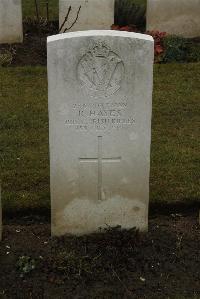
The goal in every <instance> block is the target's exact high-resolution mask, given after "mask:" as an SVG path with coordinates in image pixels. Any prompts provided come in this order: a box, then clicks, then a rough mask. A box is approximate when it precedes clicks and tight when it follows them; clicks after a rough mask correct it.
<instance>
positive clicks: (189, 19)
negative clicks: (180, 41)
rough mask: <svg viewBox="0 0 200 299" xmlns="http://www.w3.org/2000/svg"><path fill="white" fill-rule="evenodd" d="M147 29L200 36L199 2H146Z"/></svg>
mask: <svg viewBox="0 0 200 299" xmlns="http://www.w3.org/2000/svg"><path fill="white" fill-rule="evenodd" d="M147 3H148V4H147V29H148V30H158V31H164V32H167V33H169V34H176V35H181V36H184V37H197V36H200V0H189V1H188V0H176V1H175V0H167V1H166V0H148V1H147Z"/></svg>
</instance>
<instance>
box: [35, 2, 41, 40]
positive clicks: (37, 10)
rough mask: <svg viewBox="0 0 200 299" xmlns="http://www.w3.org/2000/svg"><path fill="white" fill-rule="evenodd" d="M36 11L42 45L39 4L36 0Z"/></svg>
mask: <svg viewBox="0 0 200 299" xmlns="http://www.w3.org/2000/svg"><path fill="white" fill-rule="evenodd" d="M35 11H36V17H37V22H38V35H39V38H40V43H41V30H40V15H39V9H38V2H37V0H35Z"/></svg>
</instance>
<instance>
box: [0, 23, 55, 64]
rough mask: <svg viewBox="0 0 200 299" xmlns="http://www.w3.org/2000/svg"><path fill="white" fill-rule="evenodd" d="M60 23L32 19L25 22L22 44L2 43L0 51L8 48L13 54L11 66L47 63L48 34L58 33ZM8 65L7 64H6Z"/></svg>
mask: <svg viewBox="0 0 200 299" xmlns="http://www.w3.org/2000/svg"><path fill="white" fill-rule="evenodd" d="M58 30H59V29H58V23H57V22H50V23H48V24H47V23H41V24H40V26H38V25H37V22H36V21H35V22H34V21H33V20H30V21H29V22H26V23H24V41H23V43H22V44H13V45H7V44H2V45H0V51H3V50H8V51H9V52H10V53H11V54H12V58H13V59H12V62H11V66H25V65H46V63H47V62H46V60H47V54H46V42H47V36H50V35H54V34H58ZM6 66H7V65H6Z"/></svg>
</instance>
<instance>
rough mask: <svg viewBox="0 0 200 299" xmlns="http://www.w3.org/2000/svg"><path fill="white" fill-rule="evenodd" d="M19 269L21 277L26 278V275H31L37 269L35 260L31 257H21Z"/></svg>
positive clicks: (18, 263)
mask: <svg viewBox="0 0 200 299" xmlns="http://www.w3.org/2000/svg"><path fill="white" fill-rule="evenodd" d="M16 266H17V269H18V271H19V272H20V273H21V274H20V276H21V277H24V275H26V274H28V273H30V272H31V271H33V270H34V269H35V266H36V265H35V260H34V259H31V257H30V256H20V257H19V259H18V261H17V265H16Z"/></svg>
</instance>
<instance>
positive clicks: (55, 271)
mask: <svg viewBox="0 0 200 299" xmlns="http://www.w3.org/2000/svg"><path fill="white" fill-rule="evenodd" d="M0 298H12V299H14V298H19V299H22V298H37V299H40V298H41V299H42V298H45V299H48V298H53V299H56V298H87V299H88V298H120V299H121V298H137V299H144V298H148V299H151V298H152V299H156V298H159V299H164V298H170V299H171V298H172V299H175V298H178V299H180V298H187V299H190V298H196V299H197V298H200V226H199V224H198V215H197V213H196V214H194V213H193V214H190V215H189V214H171V215H162V216H158V215H154V216H151V217H150V227H149V233H148V234H139V233H138V232H136V231H135V230H130V231H121V230H120V229H119V228H116V229H112V230H107V231H106V232H101V233H100V234H92V235H90V236H84V237H79V238H78V237H69V236H68V237H61V238H51V237H50V224H49V222H48V221H46V220H45V219H43V218H42V217H41V216H40V217H38V218H36V217H34V218H33V217H30V216H29V217H25V218H21V219H20V220H19V218H16V219H15V218H13V219H12V220H11V219H10V220H7V223H6V225H5V227H4V233H3V241H2V242H1V243H0Z"/></svg>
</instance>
